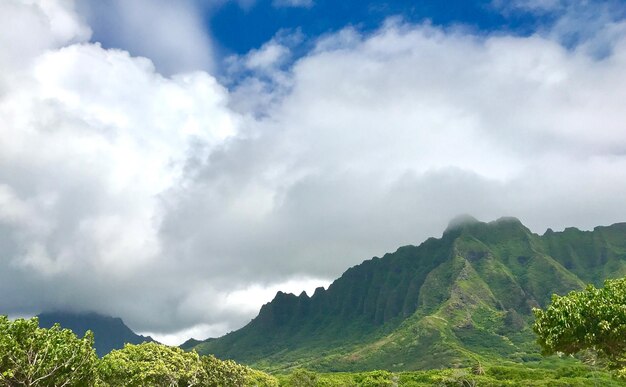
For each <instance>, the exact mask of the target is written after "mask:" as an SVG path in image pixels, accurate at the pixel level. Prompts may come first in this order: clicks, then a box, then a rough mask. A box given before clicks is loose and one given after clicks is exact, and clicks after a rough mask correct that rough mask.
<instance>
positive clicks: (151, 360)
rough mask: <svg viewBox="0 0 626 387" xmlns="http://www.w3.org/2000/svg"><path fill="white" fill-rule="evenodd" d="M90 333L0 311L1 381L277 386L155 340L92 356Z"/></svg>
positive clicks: (67, 385) (64, 385)
mask: <svg viewBox="0 0 626 387" xmlns="http://www.w3.org/2000/svg"><path fill="white" fill-rule="evenodd" d="M93 341H94V340H93V334H92V333H91V332H90V331H87V333H86V334H85V337H84V338H82V339H81V338H78V337H76V335H75V334H74V333H73V332H72V331H71V330H69V329H61V327H60V326H59V325H58V324H57V325H54V326H53V327H52V328H50V329H44V328H39V321H38V319H37V318H36V317H34V318H32V319H17V320H15V321H10V320H9V319H8V318H7V317H6V316H0V387H1V386H7V387H9V386H29V387H35V386H57V387H73V386H77V387H78V386H99V387H100V386H102V387H105V386H111V387H113V386H125V387H126V386H130V387H132V386H137V387H139V386H168V387H169V386H203V387H217V386H220V387H240V386H249V385H254V386H259V387H274V386H278V382H277V380H276V378H274V377H273V376H270V375H268V374H266V373H264V372H261V371H257V370H253V369H251V368H249V367H247V366H244V365H241V364H237V363H235V362H234V361H231V360H226V361H222V360H219V359H217V358H215V357H214V356H200V355H198V354H197V353H196V352H185V351H183V350H182V349H180V348H177V347H169V346H166V345H163V344H158V343H154V342H151V343H143V344H139V345H132V344H126V345H125V346H124V348H123V349H120V350H116V351H112V352H111V353H109V354H108V355H106V356H104V357H103V358H102V359H98V357H97V356H96V353H95V350H94V348H93Z"/></svg>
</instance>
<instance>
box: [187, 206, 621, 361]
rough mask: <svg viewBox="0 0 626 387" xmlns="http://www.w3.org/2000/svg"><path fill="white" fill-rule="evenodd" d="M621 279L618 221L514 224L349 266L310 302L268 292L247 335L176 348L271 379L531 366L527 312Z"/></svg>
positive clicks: (478, 225)
mask: <svg viewBox="0 0 626 387" xmlns="http://www.w3.org/2000/svg"><path fill="white" fill-rule="evenodd" d="M624 275H626V223H620V224H614V225H612V226H609V227H596V228H595V229H594V230H593V231H580V230H577V229H574V228H568V229H565V231H563V232H553V231H552V230H548V231H547V232H546V233H545V234H544V235H542V236H540V235H537V234H533V233H532V232H531V231H530V230H529V229H528V228H526V227H525V226H524V225H522V223H521V222H520V221H519V220H517V219H515V218H502V219H499V220H497V221H494V222H490V223H483V222H479V221H477V220H476V219H473V218H470V217H464V218H462V219H457V220H455V221H453V222H451V224H450V226H449V227H448V228H447V229H446V230H445V232H444V233H443V236H442V237H441V238H438V239H436V238H430V239H428V240H426V241H425V242H424V243H422V244H421V245H419V246H404V247H401V248H399V249H398V250H397V251H396V252H395V253H391V254H386V255H385V256H383V257H382V258H377V257H375V258H373V259H370V260H367V261H365V262H363V263H361V264H360V265H357V266H354V267H352V268H350V269H348V270H347V271H346V272H345V273H344V274H343V275H342V276H341V277H340V278H339V279H337V280H336V281H334V282H333V283H332V284H331V285H330V286H329V287H328V289H326V290H325V289H323V288H319V289H317V290H316V291H315V293H314V294H313V295H312V296H311V297H309V296H308V295H307V294H306V293H302V294H300V295H299V296H295V295H293V294H285V293H282V292H278V294H277V295H276V297H275V298H274V300H273V301H271V302H270V303H268V304H265V305H264V306H263V307H262V308H261V310H260V312H259V315H258V316H257V317H256V318H255V319H253V320H252V321H251V322H250V323H249V324H248V325H246V326H245V327H243V328H241V329H239V330H237V331H234V332H231V333H229V334H227V335H225V336H223V337H220V338H217V339H208V340H206V341H203V342H198V341H190V342H188V343H186V344H185V345H184V348H185V349H195V350H197V351H198V352H199V353H202V354H207V353H213V354H215V355H216V356H218V357H220V358H231V359H234V360H236V361H239V362H244V363H248V364H253V365H255V366H257V367H261V368H265V369H270V370H281V369H282V370H284V369H290V368H293V367H297V366H304V367H307V368H310V369H315V370H319V371H357V370H370V369H388V370H391V371H398V370H417V369H429V368H440V367H446V368H448V367H457V366H468V365H472V364H475V363H476V361H482V362H496V361H502V360H511V361H516V362H524V361H531V360H538V359H540V355H539V348H538V346H537V345H536V344H535V337H534V334H533V333H532V331H531V330H530V325H531V324H532V319H533V317H532V308H533V307H544V306H546V304H547V303H548V302H549V300H550V297H551V295H552V294H553V293H557V294H564V293H567V292H569V291H571V290H574V289H580V288H582V287H583V286H584V285H585V284H586V283H594V284H596V285H600V284H601V283H602V281H603V280H604V279H606V278H614V277H620V276H624Z"/></svg>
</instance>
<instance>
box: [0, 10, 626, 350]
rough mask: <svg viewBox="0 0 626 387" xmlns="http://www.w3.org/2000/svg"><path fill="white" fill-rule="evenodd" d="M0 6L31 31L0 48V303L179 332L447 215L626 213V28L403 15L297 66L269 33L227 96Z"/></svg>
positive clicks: (204, 327) (593, 221) (344, 37)
mask: <svg viewBox="0 0 626 387" xmlns="http://www.w3.org/2000/svg"><path fill="white" fill-rule="evenodd" d="M7 4H8V5H7ZM42 4H43V2H42ZM46 4H49V5H50V6H52V5H54V4H56V3H54V2H47V3H46ZM58 4H70V3H58ZM58 4H57V5H58ZM0 7H4V8H3V10H9V9H10V12H13V13H12V15H16V16H15V17H16V18H17V17H19V18H20V20H22V21H23V23H24V25H23V27H24V31H31V35H28V36H26V35H25V36H24V37H23V39H26V40H24V41H22V43H20V44H23V45H25V46H26V47H27V48H28V49H24V50H20V49H19V45H13V46H10V47H11V48H10V49H7V51H6V53H5V52H3V54H5V56H4V57H2V58H3V59H2V60H1V61H0V86H1V89H0V90H1V92H0V139H1V140H0V251H1V252H2V254H1V255H0V265H1V267H2V270H0V294H3V297H2V298H0V311H1V312H4V313H10V314H12V315H23V314H28V313H37V312H39V311H40V310H42V309H47V308H73V309H77V310H86V309H97V311H99V312H103V313H110V314H113V315H118V316H121V317H123V318H124V319H125V321H127V322H128V323H129V324H130V325H131V327H132V328H134V329H136V330H140V331H144V332H152V333H153V334H156V335H157V337H159V338H163V339H164V340H168V341H169V342H175V341H180V339H181V337H182V336H183V335H187V334H192V333H193V335H201V334H206V335H217V334H220V333H223V332H224V331H226V330H230V329H235V328H237V327H238V326H239V325H241V324H243V323H245V322H246V321H248V320H249V319H250V318H251V317H253V315H254V311H255V310H256V308H258V306H259V305H260V304H261V303H263V302H267V301H269V298H270V297H271V295H272V294H273V293H274V292H275V291H276V290H277V289H283V290H291V289H293V290H294V291H298V292H299V291H300V290H301V289H303V288H310V287H314V286H317V285H318V284H327V283H328V282H327V281H328V279H329V278H335V277H336V276H338V275H339V274H340V273H341V272H342V271H344V270H345V269H346V268H347V267H349V266H351V265H354V264H357V263H359V262H360V261H362V260H363V259H366V258H368V257H371V256H373V255H381V254H383V253H385V252H387V251H392V250H394V249H395V248H397V247H398V246H400V245H404V244H409V243H419V242H421V241H422V240H424V239H425V238H426V237H429V236H437V235H440V233H441V232H442V230H443V229H444V227H445V225H446V223H447V221H448V220H449V219H450V218H452V217H453V216H455V215H457V214H459V213H471V214H474V215H475V216H477V217H479V218H481V219H485V220H490V219H494V218H497V217H500V216H502V215H514V216H518V217H520V218H521V219H522V220H523V221H524V222H526V223H527V224H528V225H530V226H531V227H532V228H533V230H535V231H538V232H542V231H543V230H544V229H545V228H546V227H552V228H555V229H558V228H560V227H565V226H570V225H573V226H579V227H584V228H589V227H592V226H594V225H598V224H609V223H612V222H616V221H624V220H625V219H626V209H625V208H624V206H623V198H624V197H625V196H626V127H624V123H625V122H626V117H625V116H624V114H625V113H624V109H623V106H622V105H623V104H622V101H624V100H626V95H624V90H626V84H625V83H626V73H625V71H626V70H625V69H626V66H625V65H626V39H625V34H624V30H623V29H622V28H621V27H620V26H619V25H618V24H614V25H613V26H612V27H611V31H612V32H611V34H610V45H611V50H610V52H609V53H608V54H607V55H605V56H603V57H602V59H598V57H597V56H595V55H593V54H592V53H590V51H589V50H586V49H582V48H580V49H567V48H564V47H563V46H562V45H561V44H560V43H559V40H558V39H557V38H555V37H554V35H551V34H538V35H535V36H529V37H511V36H505V35H494V36H473V35H464V34H461V33H460V32H451V31H444V30H441V29H438V28H434V27H432V26H428V25H406V24H399V23H397V22H395V23H394V22H390V23H387V24H386V25H385V26H384V27H383V28H381V29H380V30H379V31H376V32H375V33H373V34H371V35H363V34H360V33H359V32H357V31H355V30H351V29H346V30H344V31H341V32H338V33H337V34H333V35H330V36H327V37H325V38H323V39H321V40H320V41H319V42H318V44H317V46H316V48H315V49H313V50H312V51H311V52H309V53H308V55H305V56H304V57H302V58H301V59H299V60H298V61H297V62H296V63H295V64H293V66H291V65H289V61H288V60H287V61H282V60H283V59H282V58H284V51H283V49H282V48H280V47H278V45H282V46H284V45H283V44H282V43H281V42H278V41H273V42H269V43H268V44H267V45H266V46H264V47H262V48H261V49H260V50H258V51H254V52H252V53H250V54H249V55H248V56H246V57H244V58H238V59H237V63H239V64H242V63H243V65H246V64H247V65H248V67H247V70H251V71H252V74H251V76H250V78H248V79H247V80H246V81H245V82H241V83H240V84H239V86H238V88H237V89H235V90H230V91H229V90H227V89H226V88H224V87H223V86H222V85H220V84H219V83H218V82H217V81H216V80H215V79H214V78H213V77H211V76H210V75H208V74H207V73H205V72H192V73H186V74H183V75H180V74H179V75H173V76H171V77H165V76H163V75H161V74H160V72H159V71H157V70H155V67H154V65H153V63H152V61H150V60H148V59H145V58H138V57H134V56H132V55H130V54H129V53H128V52H126V51H121V50H111V49H105V48H102V47H101V46H100V45H98V44H93V43H86V42H85V39H87V37H88V30H89V28H88V27H87V26H85V25H84V24H83V23H82V22H81V21H80V19H79V17H78V16H77V15H76V14H75V13H74V12H73V11H72V10H71V8H69V7H68V8H65V7H60V6H57V7H53V9H56V10H57V11H55V12H59V14H57V15H56V16H55V18H56V19H55V20H65V21H63V22H59V23H60V26H59V25H57V26H56V27H53V25H54V23H52V22H45V20H47V19H45V18H43V19H42V15H47V14H46V11H45V10H44V9H43V8H42V7H37V6H33V5H29V4H27V3H23V2H22V3H17V2H10V3H9V2H5V3H2V5H0ZM11 7H13V8H11ZM7 12H9V11H7ZM0 14H2V13H0ZM42 20H44V22H42ZM50 20H52V19H50ZM61 27H63V28H61ZM9 28H13V27H11V26H10V25H8V24H0V37H2V36H9V35H7V34H8V33H9V31H8V29H9ZM54 31H61V32H58V33H57V32H54ZM51 36H52V37H54V36H58V37H57V38H54V39H52V40H51V38H50V37H51ZM9 54H10V55H9ZM0 55H2V54H0ZM16 63H19V64H20V65H19V66H17V65H16ZM278 64H279V65H278ZM18 67H19V68H18ZM268 79H269V81H268ZM233 107H236V109H234V108H233ZM235 111H236V112H235ZM307 291H309V289H307ZM196 337H198V338H202V337H201V336H196Z"/></svg>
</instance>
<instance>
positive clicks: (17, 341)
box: [0, 316, 98, 387]
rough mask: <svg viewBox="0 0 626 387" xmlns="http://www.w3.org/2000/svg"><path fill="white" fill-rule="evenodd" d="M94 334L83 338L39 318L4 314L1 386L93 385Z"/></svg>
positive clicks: (0, 330)
mask: <svg viewBox="0 0 626 387" xmlns="http://www.w3.org/2000/svg"><path fill="white" fill-rule="evenodd" d="M97 360H98V359H97V357H96V353H95V351H94V349H93V335H92V334H91V332H87V333H86V334H85V337H83V338H82V339H80V338H78V337H76V335H74V333H73V332H72V331H70V330H69V329H61V328H60V327H59V325H54V326H53V327H52V328H50V329H43V328H39V322H38V320H37V318H36V317H35V318H32V319H17V320H15V321H9V319H8V318H7V317H6V316H0V386H15V385H21V386H60V387H72V386H89V385H94V384H95V380H96V373H95V364H96V362H97Z"/></svg>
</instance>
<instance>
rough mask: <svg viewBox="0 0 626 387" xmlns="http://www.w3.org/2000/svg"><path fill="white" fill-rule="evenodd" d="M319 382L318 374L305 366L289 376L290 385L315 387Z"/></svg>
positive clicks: (294, 386)
mask: <svg viewBox="0 0 626 387" xmlns="http://www.w3.org/2000/svg"><path fill="white" fill-rule="evenodd" d="M317 382H318V377H317V374H316V373H315V372H313V371H309V370H306V369H304V368H298V369H297V370H295V371H293V372H292V373H291V375H290V376H289V386H291V387H315V386H317Z"/></svg>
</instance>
